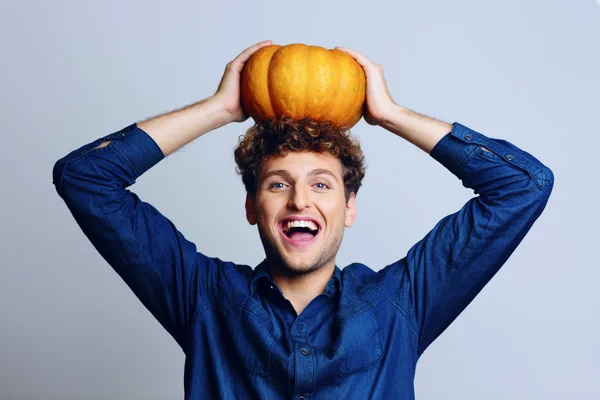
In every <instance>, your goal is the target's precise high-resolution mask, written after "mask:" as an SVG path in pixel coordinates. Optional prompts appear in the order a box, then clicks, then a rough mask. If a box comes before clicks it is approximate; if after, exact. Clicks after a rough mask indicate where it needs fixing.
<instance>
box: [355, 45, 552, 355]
mask: <svg viewBox="0 0 600 400" xmlns="http://www.w3.org/2000/svg"><path fill="white" fill-rule="evenodd" d="M347 51H348V50H347ZM348 52H349V53H351V55H353V56H355V58H356V59H357V61H358V62H359V63H361V65H363V68H364V69H365V73H366V75H367V115H368V118H369V120H370V121H371V122H370V123H372V124H374V125H379V126H382V127H383V128H385V129H387V130H389V131H390V132H392V133H394V134H396V135H397V136H399V137H402V138H403V139H406V140H407V141H409V142H411V143H413V144H414V145H416V146H418V147H419V148H421V149H422V150H424V151H426V152H427V153H429V154H430V156H431V157H432V158H434V159H435V160H437V161H438V162H440V163H441V164H442V165H443V166H444V167H446V168H447V169H448V170H449V171H450V172H452V173H453V174H454V175H455V176H456V177H457V178H458V179H460V180H461V181H462V184H463V186H465V187H467V188H470V189H473V190H474V192H475V193H476V194H478V195H479V196H477V197H474V198H472V199H471V200H469V201H468V202H467V203H466V204H465V205H464V206H463V207H462V208H461V209H460V210H459V211H457V212H456V213H454V214H452V215H448V216H446V217H444V218H442V219H441V220H440V221H439V222H438V223H437V224H436V226H435V227H434V228H433V229H432V230H431V231H430V232H429V233H428V234H427V235H426V236H425V237H424V238H423V239H422V240H420V241H419V242H418V243H416V244H415V245H414V246H413V247H412V248H411V249H410V250H409V251H408V254H407V256H406V257H405V258H403V259H401V260H399V261H397V262H395V263H393V264H390V265H388V266H386V267H385V268H384V269H383V270H382V271H380V272H379V273H378V275H379V282H380V285H381V287H383V288H385V289H386V291H387V292H388V293H389V295H390V297H391V298H393V299H394V303H395V304H396V305H397V308H398V310H399V312H401V313H402V314H403V315H404V316H405V317H406V318H407V320H408V322H409V323H410V324H411V326H412V328H413V329H412V330H413V332H414V335H415V337H416V339H417V340H416V343H417V348H416V349H415V351H416V352H417V355H420V354H421V353H422V352H423V351H424V350H425V349H426V348H427V346H429V345H430V344H431V342H433V340H435V338H437V337H438V336H439V335H440V334H441V333H442V332H443V331H444V330H445V329H446V328H447V327H448V325H449V324H450V323H451V322H452V321H453V320H454V319H455V318H456V317H457V316H458V315H459V314H460V313H461V312H462V311H463V310H464V309H465V307H467V305H468V304H469V303H470V302H471V301H472V300H473V298H474V297H475V296H476V295H477V294H478V293H479V292H480V291H481V289H482V288H483V287H484V286H485V285H486V284H487V283H488V282H489V280H490V279H491V278H492V277H493V276H494V274H496V272H497V271H498V270H499V269H500V267H501V266H502V265H503V264H504V263H505V262H506V260H507V259H508V258H509V257H510V255H511V254H512V253H513V252H514V250H515V249H516V247H517V246H518V245H519V243H520V242H521V241H522V240H523V238H524V237H525V235H526V234H527V232H528V231H529V230H530V228H531V227H532V225H533V223H534V222H535V221H536V219H537V218H538V217H539V216H540V214H541V213H542V211H543V210H544V208H545V206H546V204H547V202H548V198H549V196H550V193H551V191H552V187H553V184H554V175H553V173H552V171H551V170H550V169H549V168H548V167H546V166H545V165H543V164H542V163H541V162H540V161H538V160H537V159H536V158H535V157H533V156H532V155H531V154H529V153H527V152H525V151H523V150H521V149H519V148H518V147H517V146H515V145H513V144H512V143H509V142H507V141H505V140H500V139H492V138H489V137H487V136H485V135H483V134H481V133H479V132H476V131H474V130H472V129H470V128H468V127H466V126H464V125H461V124H459V123H454V124H452V125H450V124H446V123H444V122H440V121H436V120H434V119H432V118H429V117H426V116H424V115H419V114H417V113H415V112H413V111H411V110H407V109H405V108H403V107H400V106H398V105H396V104H395V103H393V101H392V100H391V96H390V95H389V92H388V91H387V88H386V86H385V80H384V77H383V70H382V69H381V68H380V67H378V66H376V65H375V64H373V63H372V62H370V61H369V60H367V59H366V58H365V57H364V56H362V55H361V54H360V53H356V52H354V51H348ZM369 85H371V91H370V92H369ZM369 95H370V96H369Z"/></svg>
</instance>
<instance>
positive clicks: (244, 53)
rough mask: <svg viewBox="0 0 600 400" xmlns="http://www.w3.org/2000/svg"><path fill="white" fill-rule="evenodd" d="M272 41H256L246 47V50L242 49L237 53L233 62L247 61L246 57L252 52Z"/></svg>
mask: <svg viewBox="0 0 600 400" xmlns="http://www.w3.org/2000/svg"><path fill="white" fill-rule="evenodd" d="M271 43H272V42H271V40H264V41H262V42H259V43H256V44H255V45H253V46H250V47H248V48H247V49H246V50H244V51H242V52H241V53H240V55H238V56H237V57H236V58H235V60H234V62H236V63H237V62H242V63H244V62H246V61H248V59H249V58H250V57H251V56H252V54H254V53H255V52H256V51H257V50H258V49H260V48H261V47H265V46H268V45H270V44H271Z"/></svg>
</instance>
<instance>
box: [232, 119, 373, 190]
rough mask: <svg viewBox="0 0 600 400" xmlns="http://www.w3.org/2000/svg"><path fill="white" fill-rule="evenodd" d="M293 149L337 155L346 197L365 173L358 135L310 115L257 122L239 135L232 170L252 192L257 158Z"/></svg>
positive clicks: (259, 159)
mask: <svg viewBox="0 0 600 400" xmlns="http://www.w3.org/2000/svg"><path fill="white" fill-rule="evenodd" d="M295 151H313V152H319V153H325V152H328V153H330V154H331V155H333V156H335V157H337V158H338V159H339V160H340V161H341V163H342V174H343V179H344V194H345V196H346V201H348V198H349V197H350V193H352V192H354V193H355V194H356V193H357V192H358V189H359V188H360V186H361V183H362V179H363V177H364V176H365V165H364V155H363V153H362V150H361V148H360V144H359V141H358V139H357V138H356V137H354V136H352V135H351V134H350V131H349V130H347V129H345V128H340V127H337V126H335V125H333V124H332V123H331V122H329V121H315V120H312V119H310V118H305V119H303V120H301V121H294V120H292V119H291V118H290V117H288V116H283V117H277V118H272V119H269V120H266V121H264V122H262V123H257V124H255V125H253V126H252V127H250V129H248V130H247V131H246V134H245V135H242V136H240V138H239V144H238V146H237V148H236V149H235V151H234V155H235V162H236V164H237V167H236V172H237V173H238V174H240V175H241V176H242V181H243V182H244V186H245V187H246V192H248V193H250V194H251V195H252V196H255V195H256V184H257V182H256V181H257V174H258V168H259V166H260V162H261V160H265V159H267V158H269V157H272V156H285V155H286V154H288V152H295Z"/></svg>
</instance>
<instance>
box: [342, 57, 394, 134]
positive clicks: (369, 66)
mask: <svg viewBox="0 0 600 400" xmlns="http://www.w3.org/2000/svg"><path fill="white" fill-rule="evenodd" d="M335 49H336V50H340V51H343V52H344V53H347V54H349V55H350V56H352V57H353V58H354V59H355V60H356V62H358V63H359V64H360V65H361V66H362V68H363V70H364V71H365V76H366V78H367V95H366V102H367V106H366V109H365V114H364V118H365V121H366V122H367V123H368V124H370V125H379V126H381V125H382V124H383V123H384V122H385V121H386V119H387V118H388V116H389V115H390V114H391V113H393V112H394V109H395V107H396V104H395V103H394V101H393V100H392V96H391V95H390V92H389V90H388V87H387V84H386V82H385V76H384V75H383V67H382V66H381V65H379V64H375V63H373V62H372V61H370V60H369V59H368V58H367V57H365V56H364V55H362V54H361V53H359V52H357V51H354V50H351V49H348V48H345V47H336V48H335Z"/></svg>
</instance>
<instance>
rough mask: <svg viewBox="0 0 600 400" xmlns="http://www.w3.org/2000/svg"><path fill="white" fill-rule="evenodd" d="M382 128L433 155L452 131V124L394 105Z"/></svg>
mask: <svg viewBox="0 0 600 400" xmlns="http://www.w3.org/2000/svg"><path fill="white" fill-rule="evenodd" d="M381 126H382V127H383V128H385V129H387V130H388V131H390V132H392V133H394V134H396V135H398V136H400V137H401V138H403V139H406V140H408V141H409V142H411V143H412V144H414V145H415V146H417V147H418V148H420V149H421V150H423V151H425V152H427V153H428V154H429V153H431V150H432V149H433V148H434V147H435V145H436V144H437V143H438V142H439V141H440V140H441V139H442V138H443V137H444V136H446V134H448V133H449V132H450V131H451V130H452V124H448V123H445V122H442V121H438V120H435V119H433V118H429V117H427V116H425V115H421V114H418V113H416V112H414V111H411V110H409V109H407V108H404V107H401V106H398V105H394V109H393V111H392V112H390V113H388V115H387V117H386V118H385V119H384V120H383V122H382V124H381Z"/></svg>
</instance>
